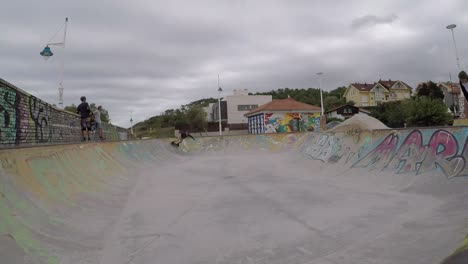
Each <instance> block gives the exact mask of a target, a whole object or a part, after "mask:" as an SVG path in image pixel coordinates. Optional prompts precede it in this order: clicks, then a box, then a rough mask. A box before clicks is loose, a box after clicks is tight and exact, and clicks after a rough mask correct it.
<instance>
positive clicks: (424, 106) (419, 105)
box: [406, 97, 453, 127]
mask: <svg viewBox="0 0 468 264" xmlns="http://www.w3.org/2000/svg"><path fill="white" fill-rule="evenodd" d="M406 122H407V124H408V126H416V127H425V126H447V125H450V124H451V123H452V122H453V117H452V115H451V114H450V113H449V112H448V110H447V106H445V104H444V103H443V102H442V101H440V100H437V99H436V100H433V99H431V98H427V97H424V98H417V99H416V100H413V101H412V103H411V104H410V105H409V107H408V117H407V118H406Z"/></svg>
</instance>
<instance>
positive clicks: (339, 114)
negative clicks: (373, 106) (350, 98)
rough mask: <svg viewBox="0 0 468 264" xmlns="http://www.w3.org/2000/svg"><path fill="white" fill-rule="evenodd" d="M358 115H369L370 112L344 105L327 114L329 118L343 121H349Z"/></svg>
mask: <svg viewBox="0 0 468 264" xmlns="http://www.w3.org/2000/svg"><path fill="white" fill-rule="evenodd" d="M358 114H359V115H369V114H370V112H369V111H367V110H365V109H362V108H359V107H356V106H353V105H343V106H340V107H337V108H335V109H332V110H329V111H327V112H325V115H326V116H327V118H339V119H343V120H345V119H348V118H350V117H352V116H354V115H358Z"/></svg>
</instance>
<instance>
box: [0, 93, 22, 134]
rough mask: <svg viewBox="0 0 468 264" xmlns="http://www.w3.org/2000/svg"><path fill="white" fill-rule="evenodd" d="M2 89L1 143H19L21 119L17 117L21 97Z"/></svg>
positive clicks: (0, 102)
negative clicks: (17, 133) (19, 122)
mask: <svg viewBox="0 0 468 264" xmlns="http://www.w3.org/2000/svg"><path fill="white" fill-rule="evenodd" d="M2 88H3V89H0V141H7V142H9V143H16V142H17V135H16V127H17V121H19V119H18V118H17V117H16V109H17V108H18V103H19V99H18V97H19V95H18V93H17V92H16V91H15V90H13V89H10V88H7V87H2Z"/></svg>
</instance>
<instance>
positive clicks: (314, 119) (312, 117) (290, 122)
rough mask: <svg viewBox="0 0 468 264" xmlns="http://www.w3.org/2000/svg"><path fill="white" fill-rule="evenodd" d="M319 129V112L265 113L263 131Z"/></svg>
mask: <svg viewBox="0 0 468 264" xmlns="http://www.w3.org/2000/svg"><path fill="white" fill-rule="evenodd" d="M299 131H320V114H319V113H314V114H310V113H265V133H277V132H299Z"/></svg>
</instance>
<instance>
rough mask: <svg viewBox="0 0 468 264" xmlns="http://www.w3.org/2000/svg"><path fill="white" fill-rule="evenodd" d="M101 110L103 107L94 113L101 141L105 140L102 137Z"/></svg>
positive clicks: (99, 107)
mask: <svg viewBox="0 0 468 264" xmlns="http://www.w3.org/2000/svg"><path fill="white" fill-rule="evenodd" d="M101 110H102V106H98V108H97V110H96V111H94V113H93V114H94V122H95V123H96V131H97V132H98V135H99V139H100V140H104V137H103V136H102V122H101Z"/></svg>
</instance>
